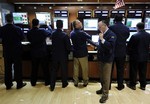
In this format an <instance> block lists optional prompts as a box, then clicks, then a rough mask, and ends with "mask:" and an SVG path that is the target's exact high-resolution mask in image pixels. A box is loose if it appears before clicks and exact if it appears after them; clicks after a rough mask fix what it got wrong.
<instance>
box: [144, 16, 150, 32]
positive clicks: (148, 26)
mask: <svg viewBox="0 0 150 104" xmlns="http://www.w3.org/2000/svg"><path fill="white" fill-rule="evenodd" d="M144 23H145V29H150V17H146V18H145V20H144Z"/></svg>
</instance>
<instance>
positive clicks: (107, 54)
mask: <svg viewBox="0 0 150 104" xmlns="http://www.w3.org/2000/svg"><path fill="white" fill-rule="evenodd" d="M104 39H105V42H104V44H102V43H101V41H100V40H99V45H98V54H97V56H98V60H99V61H101V62H112V61H113V59H114V49H115V41H116V35H115V34H114V33H113V32H112V31H111V30H110V29H108V31H107V32H106V33H105V34H104Z"/></svg>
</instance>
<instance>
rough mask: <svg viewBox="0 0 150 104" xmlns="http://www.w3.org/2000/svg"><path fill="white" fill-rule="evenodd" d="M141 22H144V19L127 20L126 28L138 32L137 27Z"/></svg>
mask: <svg viewBox="0 0 150 104" xmlns="http://www.w3.org/2000/svg"><path fill="white" fill-rule="evenodd" d="M139 22H142V18H127V21H126V26H128V27H129V28H130V30H136V25H137V23H139Z"/></svg>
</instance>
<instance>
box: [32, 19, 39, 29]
mask: <svg viewBox="0 0 150 104" xmlns="http://www.w3.org/2000/svg"><path fill="white" fill-rule="evenodd" d="M38 25H39V20H38V19H36V18H34V19H33V20H32V26H33V27H34V26H38Z"/></svg>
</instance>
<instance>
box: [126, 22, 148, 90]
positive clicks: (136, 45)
mask: <svg viewBox="0 0 150 104" xmlns="http://www.w3.org/2000/svg"><path fill="white" fill-rule="evenodd" d="M136 26H137V31H138V32H137V33H136V34H134V35H133V36H132V37H131V39H130V41H129V43H128V46H127V50H128V54H129V64H130V70H129V79H130V83H129V85H128V87H129V88H131V89H133V90H136V87H135V86H136V81H137V72H139V82H140V89H142V90H145V87H146V72H147V60H148V57H149V45H150V34H149V33H147V32H145V30H144V23H142V22H140V23H138V24H137V25H136Z"/></svg>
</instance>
